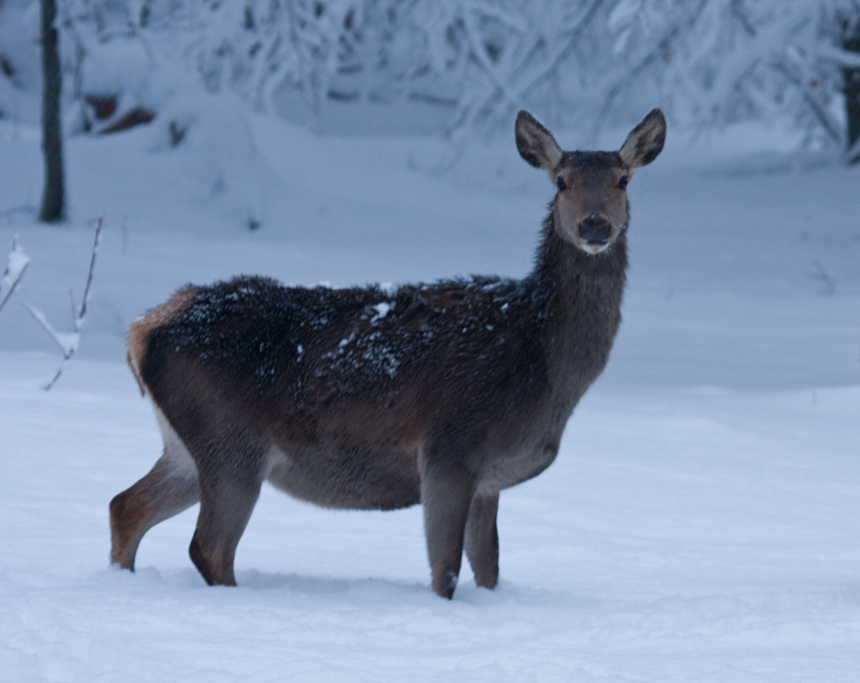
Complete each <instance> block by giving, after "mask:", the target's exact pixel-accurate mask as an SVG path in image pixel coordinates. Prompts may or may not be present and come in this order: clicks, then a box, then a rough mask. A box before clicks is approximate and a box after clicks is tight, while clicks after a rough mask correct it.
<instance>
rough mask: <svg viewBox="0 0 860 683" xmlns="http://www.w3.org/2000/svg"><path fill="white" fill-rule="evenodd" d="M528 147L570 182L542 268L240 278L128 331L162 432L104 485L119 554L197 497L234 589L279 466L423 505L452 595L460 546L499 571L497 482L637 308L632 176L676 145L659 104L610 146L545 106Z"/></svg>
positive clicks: (297, 486)
mask: <svg viewBox="0 0 860 683" xmlns="http://www.w3.org/2000/svg"><path fill="white" fill-rule="evenodd" d="M515 133H516V146H517V149H518V151H519V153H520V155H521V156H522V158H523V159H524V160H525V161H526V162H528V163H529V164H531V165H532V166H534V167H536V168H538V169H542V170H543V171H545V172H546V173H547V174H548V175H549V178H550V181H551V182H552V184H553V187H554V188H555V195H554V197H553V199H552V200H551V202H550V204H549V209H548V214H547V216H546V218H545V220H544V221H543V229H542V233H541V239H540V243H539V247H538V249H537V254H536V257H535V261H534V266H533V269H532V270H531V272H530V273H529V274H528V275H527V276H526V277H524V278H522V279H516V278H502V277H495V276H492V277H490V276H487V277H484V276H471V277H468V278H461V279H452V280H440V281H437V282H435V283H430V284H404V285H400V286H397V287H393V286H379V285H370V286H366V287H352V288H343V289H333V288H329V287H324V286H317V287H312V288H305V287H287V286H284V285H281V284H280V283H278V282H276V281H275V280H273V279H269V278H264V277H257V276H244V277H236V278H234V279H232V280H229V281H222V282H216V283H215V284H212V285H209V286H193V285H189V286H186V287H184V288H182V289H180V290H179V291H177V292H176V293H175V294H174V295H173V296H172V297H170V298H169V299H168V300H167V301H166V302H165V303H163V304H161V305H160V306H158V307H156V308H154V309H152V310H151V311H149V312H148V313H147V314H146V315H145V316H144V317H142V318H140V319H138V320H136V321H135V322H133V323H132V324H131V325H130V326H129V330H128V346H127V348H128V363H129V366H130V367H131V370H132V373H133V375H134V377H135V378H136V380H137V382H138V384H139V387H140V391H141V393H142V394H143V395H145V396H147V397H148V398H149V399H150V401H151V403H152V405H153V408H154V411H155V415H156V419H157V422H158V427H159V429H160V430H161V434H162V437H163V440H164V450H163V453H162V455H161V457H160V458H159V459H158V460H157V462H156V463H155V465H154V466H153V468H152V470H151V471H150V472H149V473H148V474H146V476H144V477H143V478H142V479H140V481H138V482H137V483H135V484H134V485H133V486H131V488H129V489H127V490H125V491H123V492H122V493H120V494H118V495H117V496H116V497H114V498H113V500H111V502H110V526H111V561H112V563H113V564H115V565H119V567H121V568H124V569H129V570H132V571H134V564H135V556H136V554H137V550H138V546H139V544H140V541H141V539H142V538H143V536H144V534H145V533H146V532H147V531H148V530H149V529H150V528H152V527H153V526H154V525H156V524H158V523H159V522H161V521H163V520H166V519H168V518H170V517H172V516H174V515H176V514H178V513H180V512H182V511H183V510H185V509H187V508H189V507H190V506H192V505H194V504H196V503H198V502H199V503H200V508H199V514H198V518H197V525H196V528H195V531H194V534H193V536H192V539H191V544H190V547H189V554H190V557H191V560H192V562H193V563H194V565H195V566H196V568H197V570H198V571H199V572H200V574H201V575H202V576H203V578H204V579H205V581H206V582H207V583H208V584H210V585H228V586H233V585H236V577H235V574H234V567H233V564H234V559H235V553H236V548H237V545H238V543H239V540H240V538H241V536H242V534H243V532H244V530H245V527H246V525H247V523H248V521H249V519H250V516H251V512H252V510H253V508H254V506H255V503H256V501H257V499H258V496H259V495H260V491H261V486H262V484H263V482H264V481H268V482H269V483H270V484H272V485H273V486H274V487H275V488H277V489H280V490H282V491H284V492H285V493H287V494H290V495H292V496H294V497H296V498H299V499H301V500H304V501H308V502H311V503H315V504H317V505H320V506H324V507H328V508H340V509H378V510H393V509H398V508H405V507H408V506H412V505H416V504H419V503H420V504H421V505H422V506H423V516H424V531H425V536H426V545H427V553H428V557H429V564H430V570H431V575H432V589H433V591H435V592H436V593H437V594H438V595H439V596H441V597H443V598H448V599H451V598H452V597H453V595H454V591H455V588H456V586H457V581H458V577H459V575H460V567H461V562H462V556H463V551H464V549H465V553H466V556H467V558H468V561H469V564H470V565H471V568H472V571H473V573H474V576H475V582H476V584H477V586H479V587H484V588H488V589H493V588H494V587H495V586H496V584H497V581H498V575H499V535H498V529H497V522H496V518H497V512H498V506H499V494H500V492H501V491H502V490H503V489H507V488H509V487H512V486H514V485H516V484H519V483H521V482H524V481H526V480H528V479H531V478H533V477H535V476H536V475H538V474H540V473H541V472H542V471H543V470H545V469H546V468H547V467H549V465H550V464H551V463H552V462H553V461H554V460H555V458H556V456H557V454H558V450H559V444H560V441H561V437H562V433H563V431H564V429H565V426H566V424H567V422H568V420H569V418H570V417H571V415H572V413H573V410H574V407H575V406H576V405H577V403H578V402H579V400H580V398H581V397H582V396H583V394H584V393H585V391H586V390H587V389H588V387H589V386H590V385H591V384H592V383H593V382H594V380H595V379H596V378H597V377H598V376H599V375H600V374H601V372H602V371H603V369H604V367H605V366H606V364H607V361H608V359H609V353H610V350H611V348H612V344H613V341H614V339H615V336H616V333H617V331H618V327H619V324H620V322H621V313H620V308H621V301H622V295H623V291H624V286H625V281H626V269H627V260H628V257H627V230H628V224H629V220H630V205H629V202H628V199H627V184H628V182H629V181H630V180H631V178H632V177H633V174H634V173H635V171H636V170H637V169H638V168H640V167H642V166H645V165H647V164H650V163H651V162H652V161H653V160H654V159H655V158H656V157H657V155H658V154H660V152H661V151H662V149H663V144H664V140H665V135H666V119H665V117H664V116H663V114H662V112H661V111H660V110H659V109H654V110H652V111H651V112H650V113H649V114H648V115H647V116H646V117H645V118H644V119H643V120H642V121H641V122H640V123H639V124H638V125H637V126H636V127H635V128H633V129H632V131H631V132H630V133H629V135H628V136H627V138H626V140H625V142H624V144H623V145H622V146H621V148H620V149H619V150H618V151H617V152H616V151H612V152H592V151H573V152H566V151H562V150H561V149H560V148H559V146H558V144H557V142H556V141H555V138H554V137H553V135H552V134H551V133H550V132H549V130H547V128H545V127H544V126H543V125H542V124H541V123H539V122H538V121H537V120H536V119H535V118H534V117H533V116H532V115H531V114H529V113H528V112H526V111H520V112H519V114H518V115H517V118H516V123H515Z"/></svg>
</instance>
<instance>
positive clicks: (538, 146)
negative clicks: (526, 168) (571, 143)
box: [515, 110, 561, 172]
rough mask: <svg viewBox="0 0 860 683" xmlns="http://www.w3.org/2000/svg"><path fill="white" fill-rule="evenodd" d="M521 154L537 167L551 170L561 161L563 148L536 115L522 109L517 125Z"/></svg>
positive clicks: (518, 147) (518, 146)
mask: <svg viewBox="0 0 860 683" xmlns="http://www.w3.org/2000/svg"><path fill="white" fill-rule="evenodd" d="M515 129H516V133H517V149H518V150H519V152H520V156H521V157H522V158H523V159H525V160H526V161H527V162H529V163H530V164H531V165H532V166H534V167H535V168H542V169H543V170H544V171H547V172H550V171H552V170H553V169H554V168H556V167H557V166H558V164H559V162H560V161H561V150H560V149H559V147H558V143H556V141H555V138H554V137H553V136H552V133H550V132H549V131H548V130H547V129H546V128H544V127H543V126H542V125H541V124H540V123H539V122H538V121H537V119H535V117H534V116H532V115H531V114H529V113H528V112H527V111H525V110H522V111H520V113H519V114H517V123H516V126H515Z"/></svg>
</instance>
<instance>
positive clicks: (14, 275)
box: [0, 235, 30, 311]
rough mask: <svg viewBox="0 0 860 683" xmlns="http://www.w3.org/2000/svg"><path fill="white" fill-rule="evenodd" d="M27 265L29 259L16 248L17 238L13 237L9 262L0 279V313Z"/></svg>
mask: <svg viewBox="0 0 860 683" xmlns="http://www.w3.org/2000/svg"><path fill="white" fill-rule="evenodd" d="M29 265H30V257H29V256H27V254H25V253H24V251H23V250H22V249H20V248H19V247H18V236H17V235H15V237H13V238H12V252H11V253H10V254H9V262H8V264H7V265H6V270H5V271H4V273H3V277H2V278H0V297H2V298H0V311H2V310H3V307H4V306H5V305H6V302H7V301H9V298H10V297H11V296H12V294H13V293H14V292H15V289H16V288H17V287H18V283H19V282H21V278H23V277H24V271H26V270H27V266H29Z"/></svg>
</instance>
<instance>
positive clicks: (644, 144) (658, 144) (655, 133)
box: [618, 109, 666, 170]
mask: <svg viewBox="0 0 860 683" xmlns="http://www.w3.org/2000/svg"><path fill="white" fill-rule="evenodd" d="M665 141H666V117H665V116H663V112H662V111H660V110H659V109H652V110H651V111H650V112H648V115H647V116H646V117H645V118H644V119H642V122H641V123H640V124H639V125H638V126H636V128H634V129H633V130H632V131H630V135H628V136H627V139H626V140H625V141H624V144H623V145H622V146H621V149H620V150H619V151H618V154H620V155H621V161H623V162H624V163H625V164H626V165H627V166H628V167H629V168H630V169H631V170H632V169H635V168H639V167H640V166H646V165H647V164H650V163H651V162H652V161H654V159H656V158H657V155H658V154H660V152H662V151H663V143H664V142H665Z"/></svg>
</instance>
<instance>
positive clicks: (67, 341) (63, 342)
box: [24, 216, 104, 391]
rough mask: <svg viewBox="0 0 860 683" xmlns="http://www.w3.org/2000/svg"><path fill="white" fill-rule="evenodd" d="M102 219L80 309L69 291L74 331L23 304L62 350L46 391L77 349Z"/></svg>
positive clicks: (96, 230) (97, 231)
mask: <svg viewBox="0 0 860 683" xmlns="http://www.w3.org/2000/svg"><path fill="white" fill-rule="evenodd" d="M103 219H104V216H100V217H99V218H98V219H97V220H96V222H95V237H94V239H93V251H92V255H91V256H90V267H89V270H88V271H87V284H86V286H85V287H84V298H83V300H82V301H81V308H80V310H77V311H76V310H75V302H74V298H73V297H72V293H71V291H69V298H70V300H71V304H72V325H73V329H74V331H73V332H70V333H68V334H66V333H62V332H57V331H56V330H55V329H54V328H53V326H52V325H51V323H50V322H48V319H47V318H46V317H45V314H44V313H42V311H40V310H39V309H38V308H36V307H35V306H33V305H32V304H30V303H27V302H25V303H24V306H25V307H26V308H27V310H28V311H29V312H30V315H32V316H33V318H34V319H35V320H36V322H38V323H39V324H40V325H41V326H42V328H43V329H44V330H45V332H47V333H48V335H49V336H50V337H51V339H53V340H54V342H55V343H56V344H57V346H59V347H60V351H62V353H63V359H62V360H61V361H60V367H59V368H58V369H57V373H56V374H55V375H54V378H53V379H52V380H51V381H50V382H48V384H47V386H45V390H46V391H47V390H48V389H50V388H51V387H53V386H54V384H55V383H56V382H57V380H58V379H60V375H62V374H63V369H64V368H65V366H66V363H67V362H68V361H69V359H70V358H71V357H72V356H74V355H75V352H76V351H77V350H78V345H79V344H80V341H81V325H82V324H83V320H84V316H85V315H86V314H87V303H88V302H89V298H90V289H91V287H92V284H93V272H94V271H95V267H96V255H97V254H98V251H99V242H100V240H101V231H102V223H103Z"/></svg>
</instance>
